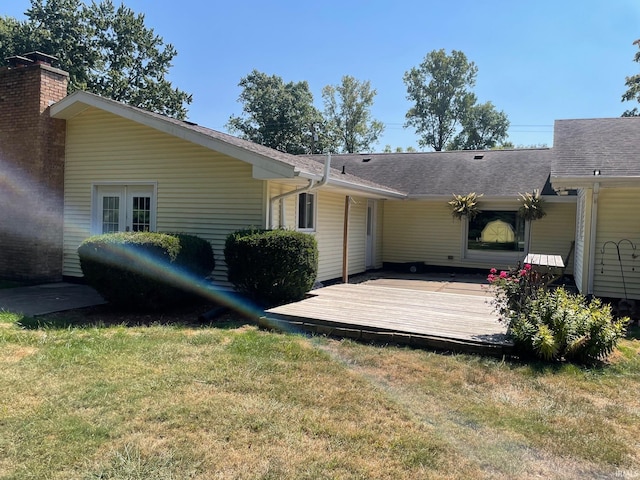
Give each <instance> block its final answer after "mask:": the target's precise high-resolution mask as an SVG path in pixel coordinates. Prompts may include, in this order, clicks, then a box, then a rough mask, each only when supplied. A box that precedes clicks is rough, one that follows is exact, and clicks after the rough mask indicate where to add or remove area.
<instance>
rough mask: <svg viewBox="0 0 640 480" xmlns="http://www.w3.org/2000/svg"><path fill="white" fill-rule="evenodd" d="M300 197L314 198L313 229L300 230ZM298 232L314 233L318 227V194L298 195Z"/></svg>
mask: <svg viewBox="0 0 640 480" xmlns="http://www.w3.org/2000/svg"><path fill="white" fill-rule="evenodd" d="M300 195H311V196H312V197H313V226H312V227H311V228H300ZM295 221H296V230H297V231H298V232H303V233H314V232H316V229H317V226H318V194H317V193H316V192H302V193H299V194H298V195H296V218H295Z"/></svg>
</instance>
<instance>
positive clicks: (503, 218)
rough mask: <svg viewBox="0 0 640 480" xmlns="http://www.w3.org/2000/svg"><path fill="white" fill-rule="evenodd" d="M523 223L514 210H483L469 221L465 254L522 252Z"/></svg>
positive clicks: (523, 242) (523, 238) (523, 247)
mask: <svg viewBox="0 0 640 480" xmlns="http://www.w3.org/2000/svg"><path fill="white" fill-rule="evenodd" d="M525 238H526V237H525V221H524V219H523V218H522V217H521V216H520V215H518V212H517V211H516V210H483V211H482V212H480V213H479V214H478V215H477V216H476V217H475V218H474V219H473V220H470V221H469V224H468V229H467V245H466V246H467V252H469V253H476V252H478V253H480V252H492V253H500V252H524V250H525Z"/></svg>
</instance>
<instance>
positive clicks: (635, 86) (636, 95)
mask: <svg viewBox="0 0 640 480" xmlns="http://www.w3.org/2000/svg"><path fill="white" fill-rule="evenodd" d="M633 44H634V45H636V46H637V47H638V48H639V49H640V39H638V40H636V41H635V42H633ZM633 61H634V62H638V63H640V50H638V51H637V52H636V54H635V55H634V56H633ZM624 84H625V86H626V87H627V91H626V92H625V93H624V94H623V95H622V101H623V102H632V101H636V102H640V74H637V75H631V76H629V77H626V79H625V82H624ZM638 115H640V112H639V111H638V107H633V108H631V109H629V110H625V112H624V113H623V114H622V116H623V117H637V116H638Z"/></svg>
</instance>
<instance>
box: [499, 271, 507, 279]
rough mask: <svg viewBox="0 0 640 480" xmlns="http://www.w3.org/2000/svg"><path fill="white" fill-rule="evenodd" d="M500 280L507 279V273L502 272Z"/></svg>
mask: <svg viewBox="0 0 640 480" xmlns="http://www.w3.org/2000/svg"><path fill="white" fill-rule="evenodd" d="M500 278H507V272H505V271H504V270H503V271H501V272H500Z"/></svg>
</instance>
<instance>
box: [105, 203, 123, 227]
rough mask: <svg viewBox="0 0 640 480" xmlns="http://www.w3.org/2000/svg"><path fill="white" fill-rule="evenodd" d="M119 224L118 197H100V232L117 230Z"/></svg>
mask: <svg viewBox="0 0 640 480" xmlns="http://www.w3.org/2000/svg"><path fill="white" fill-rule="evenodd" d="M119 226H120V197H102V233H112V232H117V231H118V227H119Z"/></svg>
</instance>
